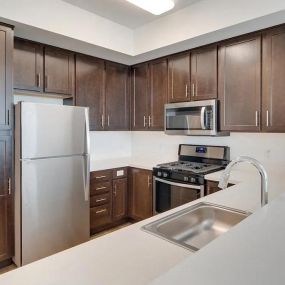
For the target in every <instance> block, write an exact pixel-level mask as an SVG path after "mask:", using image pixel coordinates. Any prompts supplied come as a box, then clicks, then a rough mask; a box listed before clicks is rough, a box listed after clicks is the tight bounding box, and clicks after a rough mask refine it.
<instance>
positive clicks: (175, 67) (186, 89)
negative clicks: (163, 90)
mask: <svg viewBox="0 0 285 285" xmlns="http://www.w3.org/2000/svg"><path fill="white" fill-rule="evenodd" d="M189 100H190V53H189V52H187V53H183V54H178V55H174V56H171V57H169V58H168V101H169V102H185V101H189Z"/></svg>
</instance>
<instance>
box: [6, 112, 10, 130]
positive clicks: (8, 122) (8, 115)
mask: <svg viewBox="0 0 285 285" xmlns="http://www.w3.org/2000/svg"><path fill="white" fill-rule="evenodd" d="M7 125H8V126H9V125H10V110H9V109H8V110H7Z"/></svg>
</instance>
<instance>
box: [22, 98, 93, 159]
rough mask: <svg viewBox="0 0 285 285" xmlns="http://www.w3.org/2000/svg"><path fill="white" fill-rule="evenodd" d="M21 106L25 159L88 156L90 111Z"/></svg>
mask: <svg viewBox="0 0 285 285" xmlns="http://www.w3.org/2000/svg"><path fill="white" fill-rule="evenodd" d="M20 104H21V107H20V108H17V107H16V112H19V111H20V112H21V115H20V116H21V140H22V150H21V152H22V155H21V158H41V157H55V156H68V155H74V154H83V153H88V135H89V134H88V126H87V123H86V122H87V120H88V109H87V108H84V107H72V106H61V105H49V104H37V103H30V102H21V103H20ZM17 122H18V123H19V122H20V121H17V120H16V124H17Z"/></svg>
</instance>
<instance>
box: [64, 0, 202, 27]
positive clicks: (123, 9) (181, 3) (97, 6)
mask: <svg viewBox="0 0 285 285" xmlns="http://www.w3.org/2000/svg"><path fill="white" fill-rule="evenodd" d="M62 1H64V2H67V3H70V4H72V5H74V6H77V7H79V8H81V9H84V10H87V11H89V12H91V13H94V14H97V15H99V16H101V17H104V18H107V19H109V20H111V21H113V22H116V23H118V24H121V25H124V26H127V27H129V28H131V29H135V28H137V27H139V26H142V25H144V24H146V23H148V22H151V21H154V20H156V19H157V18H159V17H162V16H165V15H168V14H171V13H173V12H175V11H177V10H179V9H182V8H184V7H186V6H189V5H190V4H192V3H194V2H197V1H199V0H174V2H175V7H174V9H172V10H171V11H169V12H166V13H164V14H162V15H159V16H155V15H152V14H151V13H148V12H146V11H144V10H142V9H140V8H138V7H136V6H135V5H133V4H131V3H129V2H128V1H126V0H62ZM153 1H155V0H153Z"/></svg>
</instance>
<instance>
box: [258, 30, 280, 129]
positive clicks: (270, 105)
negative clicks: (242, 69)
mask: <svg viewBox="0 0 285 285" xmlns="http://www.w3.org/2000/svg"><path fill="white" fill-rule="evenodd" d="M262 50H263V53H262V55H263V64H262V67H263V68H262V83H263V85H262V129H263V130H264V131H266V132H285V112H284V110H285V93H284V90H285V80H284V78H285V77H284V76H285V26H282V27H279V28H275V29H270V30H268V31H266V32H264V33H263V48H262Z"/></svg>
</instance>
